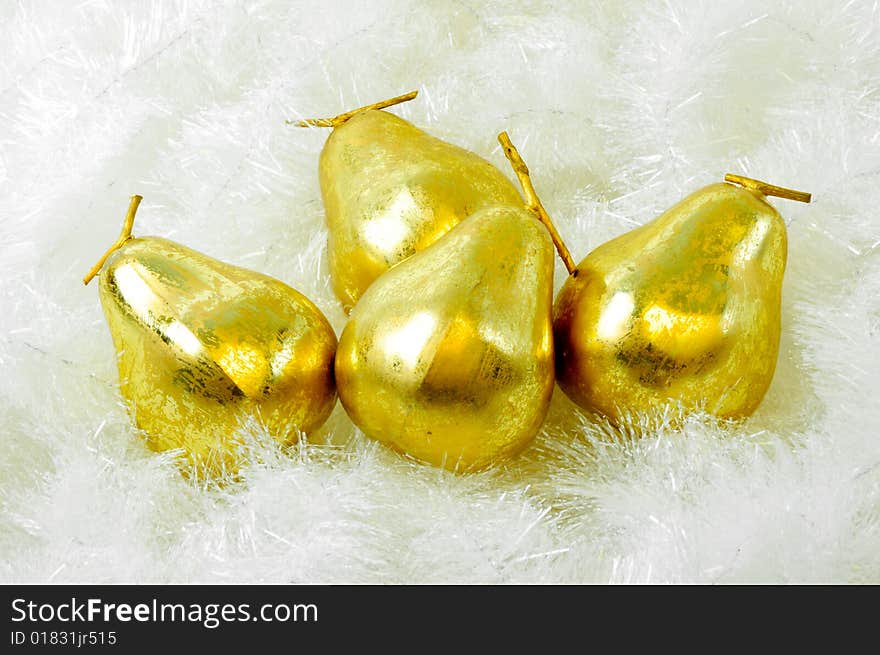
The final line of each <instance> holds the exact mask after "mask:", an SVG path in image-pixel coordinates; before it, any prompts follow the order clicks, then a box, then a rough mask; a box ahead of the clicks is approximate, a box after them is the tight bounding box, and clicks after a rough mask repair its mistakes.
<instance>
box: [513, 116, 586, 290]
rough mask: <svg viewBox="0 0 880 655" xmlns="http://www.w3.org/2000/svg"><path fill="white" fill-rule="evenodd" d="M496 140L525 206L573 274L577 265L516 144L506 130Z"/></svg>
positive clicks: (569, 271)
mask: <svg viewBox="0 0 880 655" xmlns="http://www.w3.org/2000/svg"><path fill="white" fill-rule="evenodd" d="M498 142H499V143H501V146H502V147H503V148H504V156H505V157H507V160H508V161H509V162H510V165H511V166H513V171H514V172H515V173H516V177H517V178H518V179H519V183H520V186H522V190H523V193H524V194H525V196H526V206H527V207H528V208H529V209H530V210H531V211H532V212H533V213H534V214H535V215H536V216H537V217H538V220H540V221H541V222H542V223H543V224H544V226H545V227H546V228H547V231H548V232H550V238H551V239H553V245H554V246H556V251H557V252H558V253H559V256H560V257H561V258H562V262H563V263H564V264H565V268H566V269H568V273H569V275H571V274H573V273H574V272H575V271H576V270H577V265H576V264H575V263H574V259H572V258H571V253H570V252H569V251H568V248H567V247H566V245H565V243H564V242H563V241H562V237H561V236H559V232H558V231H557V230H556V226H555V225H554V224H553V221H552V220H551V219H550V215H549V214H548V213H547V210H546V209H544V205H542V204H541V200H540V199H539V198H538V194H537V193H535V187H534V186H533V185H532V178H531V176H530V175H529V167H528V166H526V163H525V162H524V161H523V158H522V157H520V154H519V152H518V151H517V149H516V146H514V145H513V143H511V141H510V137H509V136H507V132H502V133H501V134H499V135H498Z"/></svg>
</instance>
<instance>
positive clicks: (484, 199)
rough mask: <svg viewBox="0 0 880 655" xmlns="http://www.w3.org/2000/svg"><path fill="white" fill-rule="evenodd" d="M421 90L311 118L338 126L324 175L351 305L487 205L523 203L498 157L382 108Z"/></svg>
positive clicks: (335, 249) (335, 262)
mask: <svg viewBox="0 0 880 655" xmlns="http://www.w3.org/2000/svg"><path fill="white" fill-rule="evenodd" d="M415 95H416V93H415V92H413V93H410V94H406V95H405V96H400V97H398V98H393V99H391V100H388V101H385V102H382V103H377V104H376V105H371V106H368V107H364V108H361V109H358V110H354V111H351V112H347V113H346V114H342V115H341V116H337V117H336V118H333V119H317V120H311V121H303V122H302V123H301V124H303V125H319V126H330V127H333V132H332V133H331V134H330V136H329V137H328V138H327V142H326V143H325V145H324V148H323V150H322V151H321V157H320V164H319V178H320V183H321V195H322V197H323V200H324V208H325V210H326V215H327V225H328V228H329V239H328V258H329V267H330V279H331V282H332V284H333V289H334V291H335V292H336V295H337V296H338V297H339V299H340V300H341V301H342V304H343V307H344V308H345V311H346V312H349V311H350V310H351V308H352V307H353V306H354V305H355V303H357V301H358V299H359V298H360V297H361V295H363V293H364V291H366V289H367V287H369V286H370V284H372V283H373V281H374V280H375V279H376V278H378V277H379V276H380V275H382V274H383V273H384V272H385V271H387V270H388V269H389V268H391V267H392V266H394V265H395V264H397V263H398V262H400V261H402V260H404V259H406V258H407V257H410V256H411V255H413V254H415V253H417V252H419V251H420V250H423V249H425V248H426V247H428V246H429V245H431V244H432V243H434V242H435V241H436V240H437V239H439V238H440V237H441V236H443V235H444V234H446V233H447V232H448V231H449V230H451V229H452V228H453V227H454V226H455V225H457V224H458V223H459V222H460V221H461V220H462V219H464V218H465V217H467V216H469V215H471V214H473V213H475V212H477V211H479V210H480V209H482V208H484V207H489V206H493V205H499V204H509V205H517V204H521V201H520V199H519V194H518V193H517V191H516V189H515V188H514V187H513V185H512V184H511V183H510V181H509V180H508V179H507V178H506V177H505V176H504V175H503V174H502V173H501V171H499V170H498V169H497V168H495V167H494V166H493V165H492V164H490V163H489V162H487V161H486V160H484V159H482V158H481V157H479V156H477V155H476V154H474V153H472V152H468V151H467V150H464V149H463V148H459V147H457V146H454V145H452V144H449V143H446V142H444V141H441V140H440V139H437V138H434V137H432V136H430V135H429V134H426V133H425V132H423V131H422V130H420V129H418V128H417V127H415V126H414V125H412V124H411V123H409V122H407V121H405V120H403V119H402V118H399V117H397V116H395V115H393V114H390V113H388V112H385V111H381V108H382V107H387V106H390V105H392V104H396V103H398V102H403V101H404V100H409V99H412V98H414V97H415Z"/></svg>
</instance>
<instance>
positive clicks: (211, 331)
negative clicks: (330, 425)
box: [83, 196, 336, 475]
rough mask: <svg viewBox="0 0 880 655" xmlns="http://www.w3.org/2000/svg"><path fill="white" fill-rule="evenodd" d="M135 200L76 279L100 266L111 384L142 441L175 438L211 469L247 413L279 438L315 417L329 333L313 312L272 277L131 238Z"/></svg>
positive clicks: (234, 440) (322, 399)
mask: <svg viewBox="0 0 880 655" xmlns="http://www.w3.org/2000/svg"><path fill="white" fill-rule="evenodd" d="M140 200H141V197H140V196H133V197H132V201H131V205H130V207H129V212H128V215H127V217H126V221H125V225H124V227H123V230H122V234H121V235H120V237H119V239H118V240H117V242H116V243H115V244H113V246H111V248H110V249H109V250H108V251H107V253H106V254H105V255H104V256H103V257H102V258H101V260H100V261H99V262H98V263H97V264H96V265H95V267H94V268H93V269H92V270H91V271H90V272H89V273H88V274H87V275H86V277H85V278H84V280H83V282H84V283H85V284H88V283H89V281H90V280H91V279H92V278H93V277H94V276H95V275H96V274H98V272H99V271H100V273H101V274H100V288H99V292H100V298H101V304H102V306H103V308H104V314H105V317H106V319H107V325H108V327H109V329H110V333H111V335H112V337H113V342H114V345H115V347H116V350H117V360H118V367H119V379H120V389H121V392H122V395H123V397H124V398H125V399H126V401H127V404H128V407H129V410H130V413H131V415H132V417H133V419H134V422H135V424H136V425H137V426H138V427H139V428H140V429H141V430H143V431H144V433H145V435H146V439H147V444H148V445H149V447H150V448H151V449H153V450H156V451H164V450H168V449H178V448H179V449H183V451H184V452H185V454H186V455H187V458H188V463H189V465H190V466H191V470H192V471H194V472H195V473H196V474H197V475H202V474H206V475H216V474H221V473H223V472H226V471H229V472H234V471H235V470H236V469H237V467H238V464H239V463H240V460H241V455H240V452H239V451H240V450H241V449H240V445H241V443H240V438H239V437H237V434H238V431H239V429H240V428H241V427H242V424H243V421H244V420H245V419H247V418H248V417H254V418H256V419H257V420H259V421H260V422H261V423H262V424H264V425H265V426H266V427H267V428H268V430H269V431H270V433H271V434H272V435H273V436H274V437H275V438H276V439H278V440H279V441H281V442H282V443H289V442H291V441H293V440H295V439H296V438H297V436H298V434H299V431H302V432H305V433H309V432H311V431H313V430H315V429H317V428H318V427H319V426H320V425H321V424H322V423H324V421H325V420H326V419H327V417H328V416H329V414H330V412H331V411H332V409H333V406H334V404H335V403H336V390H335V384H334V380H333V357H334V354H335V351H336V335H335V333H334V331H333V328H332V327H331V326H330V324H329V323H328V322H327V319H326V318H325V317H324V315H323V314H322V313H321V312H320V310H319V309H318V308H317V307H316V306H315V305H314V304H313V303H312V302H311V301H310V300H309V299H308V298H306V297H305V296H304V295H302V294H301V293H299V292H298V291H296V290H295V289H292V288H291V287H289V286H287V285H286V284H284V283H282V282H280V281H279V280H276V279H274V278H271V277H269V276H266V275H261V274H260V273H256V272H254V271H250V270H247V269H244V268H239V267H237V266H231V265H229V264H226V263H223V262H221V261H218V260H216V259H213V258H211V257H208V256H207V255H203V254H202V253H199V252H196V251H195V250H191V249H190V248H187V247H185V246H182V245H180V244H178V243H175V242H173V241H169V240H167V239H161V238H157V237H143V238H133V237H132V236H131V229H132V224H133V222H134V216H135V212H136V211H137V207H138V204H139V203H140ZM102 269H103V270H102Z"/></svg>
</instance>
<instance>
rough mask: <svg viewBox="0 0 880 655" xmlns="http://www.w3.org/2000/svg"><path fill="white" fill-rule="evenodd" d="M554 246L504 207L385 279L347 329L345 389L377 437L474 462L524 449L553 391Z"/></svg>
mask: <svg viewBox="0 0 880 655" xmlns="http://www.w3.org/2000/svg"><path fill="white" fill-rule="evenodd" d="M552 304H553V246H552V243H551V241H550V238H549V236H548V234H547V231H546V230H545V229H544V227H543V226H542V225H541V223H539V222H538V221H537V220H536V219H535V217H534V215H532V214H531V213H530V212H528V211H527V210H526V209H524V208H523V207H522V206H520V207H492V208H487V209H484V210H482V211H480V212H477V213H476V214H474V215H472V216H470V217H469V218H467V219H465V220H464V221H462V222H461V223H460V224H459V225H458V226H457V227H455V228H454V229H453V230H451V231H450V232H449V233H448V234H447V235H446V236H444V237H443V238H442V239H440V240H439V241H437V242H436V243H435V244H433V245H431V246H429V247H427V248H426V249H425V250H423V251H421V252H419V253H417V254H415V255H413V256H412V257H410V258H409V259H407V260H405V261H403V262H401V263H400V264H398V265H397V266H395V267H394V268H393V269H391V270H390V271H388V272H387V273H386V274H385V275H383V276H382V277H381V278H379V279H378V280H376V281H375V282H374V283H373V284H372V286H371V287H370V288H369V289H368V290H367V292H366V293H365V294H364V296H363V298H362V299H361V301H360V302H359V303H358V304H357V306H356V307H355V309H354V311H353V312H352V315H351V320H350V321H349V323H348V324H347V325H346V326H345V329H344V330H343V331H342V335H341V336H340V339H339V350H338V351H337V354H336V380H337V385H338V387H339V398H340V400H341V402H342V405H343V407H345V410H346V411H347V412H348V415H349V416H350V417H351V419H352V421H353V422H354V423H355V424H356V425H357V426H358V427H360V428H361V430H363V432H364V433H365V434H366V435H367V436H369V437H372V438H374V439H377V440H379V441H382V442H384V443H387V444H389V445H391V446H392V447H394V448H395V449H397V450H399V451H402V452H405V453H408V454H409V455H411V456H413V457H416V458H418V459H420V460H423V461H426V462H430V463H432V464H436V465H441V466H445V467H446V468H449V469H454V470H459V471H465V470H472V469H479V468H483V467H485V466H487V465H490V464H492V463H494V462H497V461H500V460H502V459H505V458H508V457H511V456H513V455H514V454H516V453H517V452H518V451H520V450H521V449H522V448H523V447H525V446H526V444H528V442H529V441H531V439H532V438H533V437H534V436H535V434H536V433H537V431H538V429H539V428H540V426H541V423H542V422H543V420H544V416H545V415H546V413H547V408H548V406H549V402H550V395H551V393H552V391H553V340H552V338H551V331H552V328H551V308H552Z"/></svg>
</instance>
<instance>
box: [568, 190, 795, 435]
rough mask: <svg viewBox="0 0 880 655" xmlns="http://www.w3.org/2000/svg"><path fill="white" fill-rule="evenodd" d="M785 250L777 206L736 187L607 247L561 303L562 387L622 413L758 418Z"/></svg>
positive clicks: (684, 204)
mask: <svg viewBox="0 0 880 655" xmlns="http://www.w3.org/2000/svg"><path fill="white" fill-rule="evenodd" d="M744 179H747V178H744ZM753 182H757V181H753ZM762 184H763V183H762ZM786 249H787V246H786V232H785V224H784V222H783V220H782V218H781V217H780V215H779V213H778V212H777V211H776V210H775V209H774V208H773V207H771V206H770V205H769V204H768V203H767V201H766V199H765V198H764V196H763V195H762V194H761V193H759V192H758V191H756V190H752V189H745V188H739V187H736V186H733V185H730V184H713V185H711V186H708V187H705V188H703V189H701V190H699V191H697V192H696V193H694V194H692V195H691V196H689V197H687V198H685V199H684V200H682V201H681V202H680V203H678V204H677V205H675V206H674V207H672V208H671V209H669V210H668V211H666V212H665V213H664V214H663V215H661V216H660V217H659V218H657V219H656V220H654V221H652V222H651V223H648V224H647V225H644V226H642V227H640V228H637V229H635V230H633V231H631V232H628V233H627V234H624V235H622V236H620V237H618V238H616V239H613V240H612V241H609V242H608V243H605V244H603V245H601V246H599V247H598V248H596V249H595V250H594V251H593V252H592V253H590V255H589V256H588V257H587V258H586V259H584V260H583V261H582V262H581V264H580V265H579V266H578V270H577V273H576V275H573V276H571V277H569V279H568V280H567V281H566V283H565V285H564V286H563V288H562V290H561V291H560V293H559V296H558V298H557V300H556V304H555V308H554V337H555V341H556V352H557V378H558V380H559V384H560V386H561V387H562V389H563V390H564V391H565V393H566V394H567V395H568V396H569V397H570V398H571V399H572V400H574V401H575V402H576V403H578V404H579V405H581V406H582V407H585V408H587V409H590V410H596V411H599V412H602V413H604V414H606V415H608V416H610V417H612V418H619V417H621V415H622V414H623V413H628V412H633V413H645V412H650V411H652V410H656V409H658V408H659V407H661V406H662V405H663V404H665V403H666V402H669V401H672V402H677V401H680V402H681V403H682V405H683V406H684V407H685V408H696V407H699V406H702V407H703V408H705V409H706V410H707V411H709V412H712V413H714V414H716V415H718V416H721V417H743V416H748V415H749V414H751V413H752V412H753V411H754V410H755V409H756V408H757V406H758V404H759V403H760V402H761V399H762V398H763V396H764V393H765V392H766V391H767V387H768V386H769V384H770V381H771V379H772V377H773V371H774V369H775V367H776V358H777V351H778V346H779V332H780V299H781V291H782V277H783V273H784V271H785V261H786Z"/></svg>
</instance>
